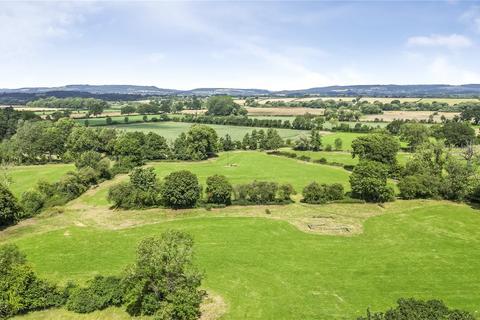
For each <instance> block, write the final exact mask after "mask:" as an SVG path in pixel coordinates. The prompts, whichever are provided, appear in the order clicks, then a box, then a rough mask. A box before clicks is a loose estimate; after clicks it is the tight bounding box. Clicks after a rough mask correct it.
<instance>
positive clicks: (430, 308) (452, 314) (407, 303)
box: [357, 298, 475, 320]
mask: <svg viewBox="0 0 480 320" xmlns="http://www.w3.org/2000/svg"><path fill="white" fill-rule="evenodd" d="M409 319H415V320H433V319H438V320H440V319H445V320H475V316H474V315H473V314H471V313H470V312H467V311H463V310H458V309H450V308H448V307H447V306H446V305H445V303H444V302H443V301H441V300H428V301H423V300H417V299H413V298H410V299H399V300H398V301H397V306H395V307H394V308H391V309H389V310H387V311H386V312H375V313H372V312H370V310H367V315H366V316H362V317H358V318H357V320H409Z"/></svg>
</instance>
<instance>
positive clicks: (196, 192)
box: [162, 170, 202, 209]
mask: <svg viewBox="0 0 480 320" xmlns="http://www.w3.org/2000/svg"><path fill="white" fill-rule="evenodd" d="M201 192H202V187H201V186H200V184H199V182H198V179H197V176H196V175H194V174H193V173H191V172H190V171H186V170H182V171H177V172H172V173H170V174H169V175H168V176H166V177H165V178H164V182H163V186H162V198H163V203H164V205H165V206H167V207H172V208H175V209H179V208H192V207H194V206H195V205H196V203H197V201H198V199H200V195H201Z"/></svg>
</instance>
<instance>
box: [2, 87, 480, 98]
mask: <svg viewBox="0 0 480 320" xmlns="http://www.w3.org/2000/svg"><path fill="white" fill-rule="evenodd" d="M220 94H225V95H230V96H288V97H290V96H292V97H299V96H308V95H314V96H324V97H357V96H368V97H392V98H403V97H480V84H465V85H445V84H429V85H354V86H328V87H316V88H310V89H302V90H282V91H270V90H264V89H254V88H251V89H242V88H197V89H192V90H176V89H163V88H158V87H155V86H135V85H84V84H81V85H66V86H62V87H33V88H19V89H0V95H1V96H12V95H22V96H23V97H27V96H29V95H31V97H32V98H35V97H38V96H50V95H52V96H96V95H99V96H103V97H104V98H105V97H111V99H113V100H115V99H116V98H118V100H121V99H124V98H125V97H126V96H127V95H132V96H140V97H145V96H164V95H197V96H210V95H220ZM116 95H118V96H116ZM115 97H116V98H115Z"/></svg>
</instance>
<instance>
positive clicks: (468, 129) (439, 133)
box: [386, 119, 477, 151]
mask: <svg viewBox="0 0 480 320" xmlns="http://www.w3.org/2000/svg"><path fill="white" fill-rule="evenodd" d="M386 129H387V130H388V131H389V132H390V133H392V134H396V135H399V137H400V140H402V141H405V142H407V143H408V147H409V149H410V151H415V149H416V148H417V147H418V146H419V145H422V144H423V143H425V142H427V141H429V139H430V137H432V138H435V139H437V140H443V141H444V142H445V144H446V145H447V146H449V147H465V146H468V145H470V144H474V143H476V140H477V137H476V135H475V129H474V128H472V126H471V125H470V123H469V122H467V121H459V120H458V119H457V120H445V121H444V122H443V123H442V124H434V125H431V126H426V125H425V124H422V123H419V122H416V121H405V120H394V121H392V122H390V123H389V124H388V125H387V127H386Z"/></svg>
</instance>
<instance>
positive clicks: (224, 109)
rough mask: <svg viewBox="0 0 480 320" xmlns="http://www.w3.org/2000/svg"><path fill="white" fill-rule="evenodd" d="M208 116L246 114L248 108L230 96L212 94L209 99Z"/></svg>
mask: <svg viewBox="0 0 480 320" xmlns="http://www.w3.org/2000/svg"><path fill="white" fill-rule="evenodd" d="M206 107H207V113H206V115H207V116H231V115H234V116H245V115H246V114H247V110H246V109H245V108H242V107H241V106H240V105H239V104H238V103H235V101H233V99H232V97H229V96H212V97H210V98H208V99H207V102H206Z"/></svg>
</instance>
